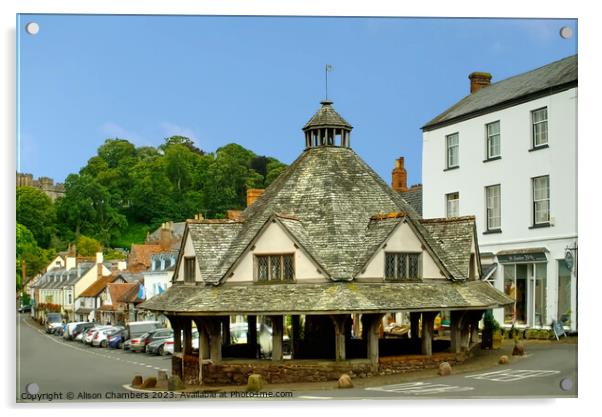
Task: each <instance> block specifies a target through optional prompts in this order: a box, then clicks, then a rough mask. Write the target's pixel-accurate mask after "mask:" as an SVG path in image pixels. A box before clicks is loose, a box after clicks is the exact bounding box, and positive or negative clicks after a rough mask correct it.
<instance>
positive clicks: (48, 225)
mask: <svg viewBox="0 0 602 417" xmlns="http://www.w3.org/2000/svg"><path fill="white" fill-rule="evenodd" d="M16 208H17V223H20V224H22V225H24V226H26V227H27V228H28V229H29V230H30V231H31V233H33V236H34V238H35V240H36V242H37V243H38V244H40V245H41V246H42V247H44V248H48V246H49V245H50V240H51V239H52V236H53V235H54V234H55V232H56V212H55V207H54V205H53V203H52V201H51V200H50V198H49V197H48V196H47V195H46V194H44V192H43V191H40V190H38V189H37V188H33V187H17V207H16Z"/></svg>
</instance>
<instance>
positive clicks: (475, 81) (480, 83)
mask: <svg viewBox="0 0 602 417" xmlns="http://www.w3.org/2000/svg"><path fill="white" fill-rule="evenodd" d="M468 79H469V80H470V94H474V93H476V92H477V91H479V90H480V89H481V88H485V87H489V86H490V85H491V74H489V73H488V72H473V73H471V74H470V75H469V76H468Z"/></svg>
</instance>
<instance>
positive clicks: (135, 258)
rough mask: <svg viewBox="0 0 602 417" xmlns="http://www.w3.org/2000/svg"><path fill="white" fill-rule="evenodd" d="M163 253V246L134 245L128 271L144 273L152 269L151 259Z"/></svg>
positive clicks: (129, 257) (129, 258)
mask: <svg viewBox="0 0 602 417" xmlns="http://www.w3.org/2000/svg"><path fill="white" fill-rule="evenodd" d="M159 252H163V249H162V248H161V245H149V244H144V245H140V244H132V250H131V251H130V254H129V256H128V270H129V271H130V272H142V271H146V270H147V269H149V268H150V267H151V257H152V255H153V254H155V253H159Z"/></svg>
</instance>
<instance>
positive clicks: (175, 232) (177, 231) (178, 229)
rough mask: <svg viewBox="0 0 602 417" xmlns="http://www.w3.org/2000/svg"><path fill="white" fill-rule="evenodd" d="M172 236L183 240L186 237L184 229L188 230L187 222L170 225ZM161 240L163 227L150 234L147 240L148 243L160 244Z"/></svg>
mask: <svg viewBox="0 0 602 417" xmlns="http://www.w3.org/2000/svg"><path fill="white" fill-rule="evenodd" d="M170 227H171V236H172V238H173V239H177V240H181V239H182V236H184V229H185V228H186V222H175V223H170ZM160 239H161V227H158V228H157V229H156V230H155V231H154V232H152V233H151V234H149V235H148V236H147V238H146V241H147V242H149V243H150V242H158V241H159V240H160Z"/></svg>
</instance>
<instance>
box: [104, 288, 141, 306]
mask: <svg viewBox="0 0 602 417" xmlns="http://www.w3.org/2000/svg"><path fill="white" fill-rule="evenodd" d="M132 288H135V289H136V291H137V290H138V283H137V282H124V283H111V284H107V289H108V291H109V295H110V296H111V304H112V305H113V306H116V305H117V304H119V303H124V302H128V301H127V300H128V298H127V297H126V296H127V295H129V292H130V291H132Z"/></svg>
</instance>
